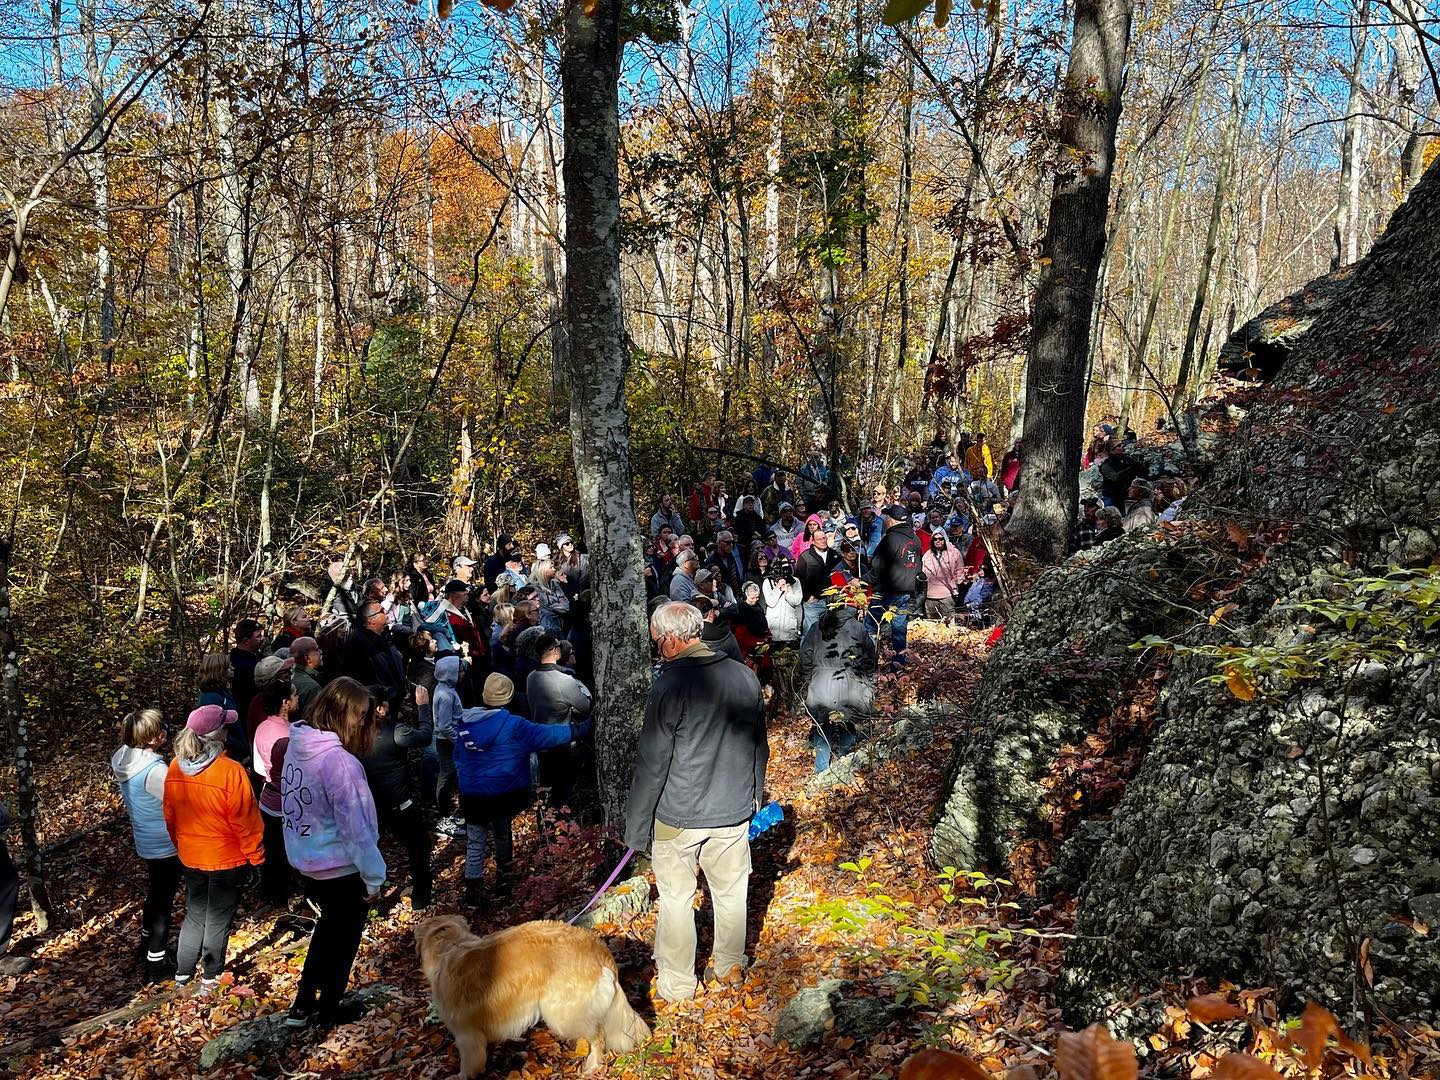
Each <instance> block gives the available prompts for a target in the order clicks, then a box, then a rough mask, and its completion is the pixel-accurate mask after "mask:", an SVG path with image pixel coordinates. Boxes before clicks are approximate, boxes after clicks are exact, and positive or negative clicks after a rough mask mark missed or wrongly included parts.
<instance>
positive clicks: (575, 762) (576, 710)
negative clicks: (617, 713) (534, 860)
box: [525, 634, 594, 806]
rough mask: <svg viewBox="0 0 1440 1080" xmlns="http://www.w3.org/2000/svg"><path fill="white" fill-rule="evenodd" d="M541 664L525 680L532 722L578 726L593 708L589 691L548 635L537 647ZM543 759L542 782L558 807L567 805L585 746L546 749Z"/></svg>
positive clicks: (583, 760) (584, 757)
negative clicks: (562, 660)
mask: <svg viewBox="0 0 1440 1080" xmlns="http://www.w3.org/2000/svg"><path fill="white" fill-rule="evenodd" d="M535 655H536V656H537V657H538V658H539V660H540V665H539V666H538V667H537V668H536V669H535V670H534V671H532V672H530V674H529V675H528V676H526V678H525V700H526V702H527V704H528V705H529V708H530V719H531V720H533V721H535V723H537V724H578V723H581V722H582V721H584V720H587V719H588V718H589V716H590V711H591V709H592V708H594V706H593V705H592V703H591V700H590V691H589V690H588V689H587V688H586V686H585V684H584V683H582V682H581V681H580V680H579V679H577V678H576V677H575V675H574V673H573V672H570V671H567V670H566V669H565V668H563V667H561V665H560V656H561V643H560V639H559V638H557V637H555V636H554V635H553V634H545V635H544V636H542V637H541V638H540V640H539V641H538V642H536V645H535ZM539 756H540V783H541V784H543V785H544V786H545V787H548V788H549V789H550V801H551V802H552V803H553V804H554V805H555V806H568V805H569V804H570V800H571V797H572V796H573V795H574V794H575V781H576V779H577V778H578V777H579V776H581V775H582V773H583V770H584V768H585V766H586V762H587V760H588V756H589V755H588V754H587V753H586V750H585V744H583V743H572V744H571V745H569V746H561V747H557V748H555V749H554V750H545V751H543V752H541V754H540V755H539Z"/></svg>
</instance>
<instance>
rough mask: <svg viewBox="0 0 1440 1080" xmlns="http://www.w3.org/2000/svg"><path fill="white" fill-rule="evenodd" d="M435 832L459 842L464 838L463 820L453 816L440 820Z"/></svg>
mask: <svg viewBox="0 0 1440 1080" xmlns="http://www.w3.org/2000/svg"><path fill="white" fill-rule="evenodd" d="M436 831H437V832H439V833H440V835H441V836H448V837H450V839H452V840H461V839H463V838H464V837H465V819H464V818H459V817H453V816H452V817H448V818H442V819H441V821H440V823H439V825H438V826H437V827H436Z"/></svg>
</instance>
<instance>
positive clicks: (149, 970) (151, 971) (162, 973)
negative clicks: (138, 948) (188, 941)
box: [145, 953, 175, 983]
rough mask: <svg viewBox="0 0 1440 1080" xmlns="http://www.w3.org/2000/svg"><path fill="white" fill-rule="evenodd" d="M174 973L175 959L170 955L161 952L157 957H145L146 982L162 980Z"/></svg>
mask: <svg viewBox="0 0 1440 1080" xmlns="http://www.w3.org/2000/svg"><path fill="white" fill-rule="evenodd" d="M174 974H175V960H174V958H172V957H169V956H166V955H165V954H164V953H161V954H160V956H159V957H158V958H157V959H154V960H152V959H150V957H149V956H148V955H147V956H146V958H145V981H146V982H147V983H158V982H164V981H165V980H166V979H169V978H171V977H173V976H174Z"/></svg>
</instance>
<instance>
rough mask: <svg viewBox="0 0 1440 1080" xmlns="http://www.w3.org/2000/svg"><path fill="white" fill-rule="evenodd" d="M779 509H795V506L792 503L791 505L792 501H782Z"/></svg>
mask: <svg viewBox="0 0 1440 1080" xmlns="http://www.w3.org/2000/svg"><path fill="white" fill-rule="evenodd" d="M778 509H780V510H794V509H795V507H794V506H792V505H791V504H790V503H788V502H782V503H781V504H780V506H779V507H778Z"/></svg>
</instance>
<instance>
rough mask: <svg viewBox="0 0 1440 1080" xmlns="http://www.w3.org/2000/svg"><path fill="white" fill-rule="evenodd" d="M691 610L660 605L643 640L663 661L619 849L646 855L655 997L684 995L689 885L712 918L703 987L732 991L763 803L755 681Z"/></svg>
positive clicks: (688, 967) (762, 743)
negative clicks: (656, 900) (653, 913)
mask: <svg viewBox="0 0 1440 1080" xmlns="http://www.w3.org/2000/svg"><path fill="white" fill-rule="evenodd" d="M703 631H704V623H703V619H702V617H701V615H700V612H699V611H697V610H696V609H695V608H694V607H692V606H690V605H689V604H677V603H670V604H662V605H661V606H660V607H659V608H657V609H656V610H655V613H654V614H653V615H652V616H651V617H650V638H651V640H652V641H654V642H655V645H656V648H657V649H658V650H659V653H660V659H661V661H662V664H661V668H660V674H659V676H658V677H657V678H656V679H655V682H654V684H653V685H652V686H651V687H650V696H649V698H648V699H647V700H646V703H645V724H644V727H642V728H641V730H640V741H639V744H638V746H637V748H636V757H635V780H634V783H633V784H632V785H631V788H630V802H629V804H628V806H627V807H626V810H625V843H626V844H628V845H629V846H630V847H632V848H634V849H635V850H636V851H649V852H651V862H652V864H653V866H654V869H655V884H656V887H657V888H658V889H659V892H660V904H659V918H658V920H657V922H656V924H655V967H656V972H657V975H656V985H655V989H656V992H657V993H658V994H659V996H660V997H662V998H664V999H665V1000H666V1001H683V1000H684V999H686V998H689V997H693V996H694V994H695V990H696V981H695V912H694V899H695V883H696V875H697V872H698V871H699V870H703V871H704V872H705V887H706V889H707V890H708V891H709V893H710V904H711V907H712V908H713V909H714V913H715V937H714V941H715V944H714V948H713V955H712V960H711V963H710V965H709V967H707V969H706V971H705V980H706V981H707V982H709V981H711V980H714V979H718V980H721V981H724V982H728V983H732V984H737V983H739V981H740V979H741V973H742V972H743V970H744V968H745V965H746V963H747V962H748V961H747V959H746V957H745V906H746V894H747V892H748V889H749V882H750V838H749V830H750V819H751V817H752V816H753V815H754V814H755V812H756V811H757V810H759V808H760V806H761V805H762V804H763V803H764V801H765V767H766V764H767V763H768V761H769V760H770V747H769V743H768V742H767V741H766V733H765V706H764V703H763V700H762V698H761V694H760V680H759V679H757V678H756V677H755V673H754V672H753V671H751V670H750V669H749V668H748V667H746V666H745V665H744V664H742V663H739V662H738V661H735V660H731V659H729V658H728V657H726V656H724V655H722V654H720V653H716V652H713V651H711V649H710V648H709V647H708V646H707V645H706V644H705V642H704V641H703V640H701V634H702V633H703Z"/></svg>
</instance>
